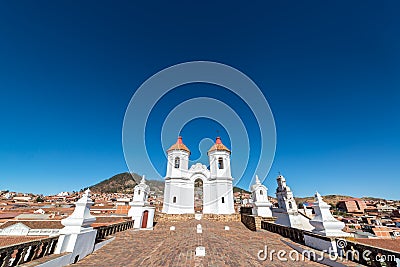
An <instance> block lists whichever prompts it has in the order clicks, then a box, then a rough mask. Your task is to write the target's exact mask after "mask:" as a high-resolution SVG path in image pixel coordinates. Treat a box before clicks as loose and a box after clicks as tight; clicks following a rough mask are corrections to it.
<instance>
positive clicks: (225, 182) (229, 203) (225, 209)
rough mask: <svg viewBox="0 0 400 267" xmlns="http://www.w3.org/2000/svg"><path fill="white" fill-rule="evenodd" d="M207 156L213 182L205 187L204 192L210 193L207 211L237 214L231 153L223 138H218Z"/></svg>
mask: <svg viewBox="0 0 400 267" xmlns="http://www.w3.org/2000/svg"><path fill="white" fill-rule="evenodd" d="M207 154H208V160H209V162H210V181H213V182H212V183H210V184H209V185H207V184H206V186H205V187H204V190H209V192H210V201H208V202H206V203H205V209H206V208H207V210H208V212H209V213H214V214H232V213H235V209H234V203H233V186H232V181H233V178H232V174H231V151H230V150H229V149H228V148H227V147H226V146H225V145H224V144H223V143H222V141H221V138H220V137H217V138H216V140H215V144H214V145H213V146H212V147H211V148H210V149H209V150H208V153H207ZM206 206H207V207H206Z"/></svg>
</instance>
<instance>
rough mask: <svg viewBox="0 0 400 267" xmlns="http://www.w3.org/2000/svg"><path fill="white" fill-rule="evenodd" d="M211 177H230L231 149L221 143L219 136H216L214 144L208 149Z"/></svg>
mask: <svg viewBox="0 0 400 267" xmlns="http://www.w3.org/2000/svg"><path fill="white" fill-rule="evenodd" d="M208 159H209V162H210V172H211V178H216V177H230V178H232V175H231V151H230V150H229V149H228V148H227V147H226V146H225V145H224V144H222V141H221V138H220V137H217V139H216V140H215V145H213V146H212V147H211V148H210V150H208Z"/></svg>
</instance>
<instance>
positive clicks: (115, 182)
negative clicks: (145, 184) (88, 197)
mask: <svg viewBox="0 0 400 267" xmlns="http://www.w3.org/2000/svg"><path fill="white" fill-rule="evenodd" d="M141 179H142V178H141V177H140V176H139V175H137V174H136V173H132V174H131V173H129V172H124V173H120V174H117V175H114V176H113V177H111V178H109V179H107V180H104V181H102V182H100V183H98V184H95V185H93V186H90V190H91V191H92V192H93V193H125V194H132V193H133V188H134V187H135V186H136V185H137V184H138V183H139V182H140V180H141Z"/></svg>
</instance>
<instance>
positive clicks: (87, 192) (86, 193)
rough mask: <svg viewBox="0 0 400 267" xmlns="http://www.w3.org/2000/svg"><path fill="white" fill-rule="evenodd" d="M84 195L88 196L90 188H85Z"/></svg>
mask: <svg viewBox="0 0 400 267" xmlns="http://www.w3.org/2000/svg"><path fill="white" fill-rule="evenodd" d="M84 196H86V197H88V198H90V189H89V188H88V189H86V190H85V194H84Z"/></svg>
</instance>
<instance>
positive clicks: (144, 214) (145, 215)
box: [142, 210, 149, 228]
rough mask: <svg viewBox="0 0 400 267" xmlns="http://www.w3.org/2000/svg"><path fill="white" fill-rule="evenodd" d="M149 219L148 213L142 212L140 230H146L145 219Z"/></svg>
mask: <svg viewBox="0 0 400 267" xmlns="http://www.w3.org/2000/svg"><path fill="white" fill-rule="evenodd" d="M148 217H149V211H147V210H145V211H143V215H142V228H147V219H148Z"/></svg>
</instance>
